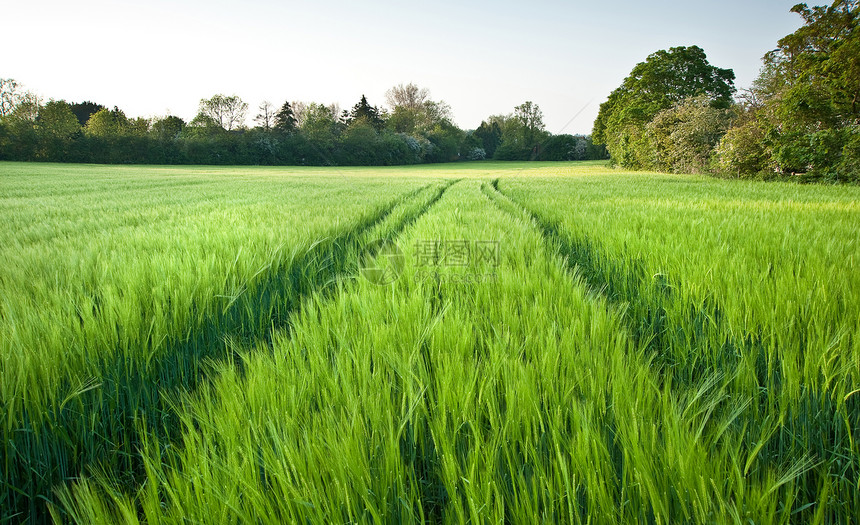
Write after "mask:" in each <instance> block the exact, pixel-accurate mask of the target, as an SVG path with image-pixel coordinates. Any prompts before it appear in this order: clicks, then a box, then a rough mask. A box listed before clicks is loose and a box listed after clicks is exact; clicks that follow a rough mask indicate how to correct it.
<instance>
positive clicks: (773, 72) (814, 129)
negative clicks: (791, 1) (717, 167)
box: [719, 0, 860, 180]
mask: <svg viewBox="0 0 860 525" xmlns="http://www.w3.org/2000/svg"><path fill="white" fill-rule="evenodd" d="M791 10H792V12H795V13H797V14H799V15H800V16H801V17H802V18H803V20H804V22H805V24H804V25H803V27H801V28H799V29H798V30H797V31H795V32H794V33H792V34H790V35H788V36H786V37H784V38H782V39H780V40H779V42H778V46H777V48H776V49H775V50H774V51H771V52H770V53H768V54H767V55H765V57H764V67H763V68H762V71H761V74H760V75H759V78H758V79H756V81H755V82H754V83H753V86H752V88H751V89H750V91H749V94H748V96H746V97H745V99H744V100H743V101H742V103H741V104H740V105H739V107H738V113H740V114H741V117H742V118H740V119H738V121H737V122H736V125H735V126H734V127H733V128H732V129H730V130H729V132H728V133H727V134H726V137H725V138H724V139H723V141H722V143H721V144H720V147H719V152H720V162H721V165H722V167H723V168H724V169H725V170H726V171H727V172H729V173H734V174H736V175H740V176H744V175H752V174H756V173H759V172H765V173H770V174H772V173H777V174H785V175H790V174H801V173H803V174H810V175H811V176H814V177H826V178H831V179H850V180H860V2H858V1H857V0H836V1H835V2H833V3H832V4H831V5H830V6H820V7H812V8H809V7H807V5H806V4H798V5H796V6H794V7H793V8H792V9H791Z"/></svg>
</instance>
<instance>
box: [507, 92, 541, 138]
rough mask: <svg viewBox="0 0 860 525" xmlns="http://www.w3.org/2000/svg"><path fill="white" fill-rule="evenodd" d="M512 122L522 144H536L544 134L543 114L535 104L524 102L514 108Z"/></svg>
mask: <svg viewBox="0 0 860 525" xmlns="http://www.w3.org/2000/svg"><path fill="white" fill-rule="evenodd" d="M514 120H515V121H516V122H517V123H518V124H519V132H520V134H521V138H522V141H523V143H524V144H527V145H528V144H531V145H534V144H537V143H538V142H539V141H540V139H541V138H542V137H541V135H542V134H543V132H544V123H543V112H542V111H541V109H540V107H538V105H537V104H535V103H533V102H531V101H526V102H523V103H522V104H520V105H519V106H515V107H514Z"/></svg>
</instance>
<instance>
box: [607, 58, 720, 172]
mask: <svg viewBox="0 0 860 525" xmlns="http://www.w3.org/2000/svg"><path fill="white" fill-rule="evenodd" d="M734 78H735V74H734V72H733V71H732V70H731V69H722V68H718V67H714V66H712V65H711V64H710V63H708V60H707V57H706V55H705V52H704V51H703V50H702V49H701V48H700V47H698V46H690V47H673V48H671V49H669V50H668V51H665V50H661V51H657V52H655V53H652V54H651V55H649V56H648V58H647V59H646V60H645V62H640V63H639V64H637V65H636V66H635V67H634V68H633V70H632V71H631V72H630V75H628V76H627V78H625V79H624V81H623V82H622V84H621V86H619V87H618V88H616V89H615V90H614V91H613V92H612V93H611V94H610V95H609V98H608V100H607V101H606V102H604V103H603V104H601V105H600V111H599V112H598V115H597V119H596V120H595V122H594V130H593V133H592V138H593V140H594V142H595V143H596V144H606V145H607V147H608V149H609V152H610V153H611V154H612V157H613V158H614V159H615V161H616V162H618V163H619V164H621V165H622V166H625V167H628V168H646V167H649V163H650V161H651V158H652V156H653V155H652V152H651V151H650V149H649V147H650V146H649V142H648V140H647V137H646V136H645V129H644V126H645V124H647V123H648V122H649V121H651V119H652V118H654V116H655V115H656V114H657V113H659V112H660V111H661V110H664V109H666V108H669V107H671V106H672V105H673V104H676V103H678V102H680V101H682V100H684V99H686V98H688V97H695V96H698V95H704V96H706V97H707V98H708V99H709V100H710V101H711V102H710V103H711V105H713V106H714V107H715V108H727V107H729V106H730V105H731V102H732V94H733V93H734V92H735V87H734Z"/></svg>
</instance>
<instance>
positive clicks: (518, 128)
mask: <svg viewBox="0 0 860 525" xmlns="http://www.w3.org/2000/svg"><path fill="white" fill-rule="evenodd" d="M491 118H492V119H494V121H495V122H496V123H498V125H499V128H500V129H501V130H502V141H501V144H499V146H498V147H497V148H496V151H495V154H494V157H495V158H497V159H499V160H535V159H537V158H539V156H540V149H541V143H542V142H543V140H544V139H546V138H547V137H548V136H549V135H548V133H547V132H546V131H545V130H544V123H543V112H542V111H541V109H540V107H538V105H537V104H535V103H533V102H531V101H526V102H524V103H522V104H520V105H519V106H516V107H514V113H513V114H511V115H508V116H506V117H491Z"/></svg>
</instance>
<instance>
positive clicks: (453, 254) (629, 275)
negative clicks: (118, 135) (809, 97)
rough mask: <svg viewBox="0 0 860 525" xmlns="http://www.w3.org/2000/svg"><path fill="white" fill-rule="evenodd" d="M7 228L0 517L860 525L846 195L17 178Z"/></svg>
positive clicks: (859, 216)
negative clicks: (381, 244)
mask: <svg viewBox="0 0 860 525" xmlns="http://www.w3.org/2000/svg"><path fill="white" fill-rule="evenodd" d="M0 215H1V216H2V218H3V222H2V224H3V226H2V227H0V240H1V241H2V242H0V253H2V261H3V270H2V272H0V362H2V368H0V437H2V444H0V524H6V523H28V524H29V523H46V522H47V523H51V522H54V523H82V524H83V523H296V522H303V523H466V522H470V523H485V522H492V523H535V522H560V523H596V524H602V523H655V524H670V523H738V524H740V523H743V524H748V523H755V524H771V523H785V524H788V523H820V524H829V523H852V522H854V521H856V520H857V517H858V516H860V243H859V242H860V188H858V187H853V186H805V185H796V184H788V183H763V182H739V181H725V180H717V179H711V178H706V177H701V176H688V175H665V174H658V173H629V172H622V171H618V170H613V169H610V168H607V167H606V166H605V164H604V163H602V162H579V163H489V162H473V163H462V164H444V165H426V166H413V167H395V168H262V167H260V168H230V167H152V166H140V167H133V166H122V167H120V166H85V165H54V164H17V163H0ZM379 240H383V241H385V242H386V243H387V244H386V246H388V247H391V246H396V249H395V251H397V252H398V253H399V255H400V256H399V257H395V256H392V255H391V252H390V251H387V250H384V249H379V244H378V243H376V241H379ZM371 266H374V267H376V266H378V267H381V268H382V269H383V270H382V271H380V272H377V273H374V272H368V271H367V269H368V267H371ZM381 275H382V276H384V277H386V278H385V279H380V278H379V277H380V276H381Z"/></svg>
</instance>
